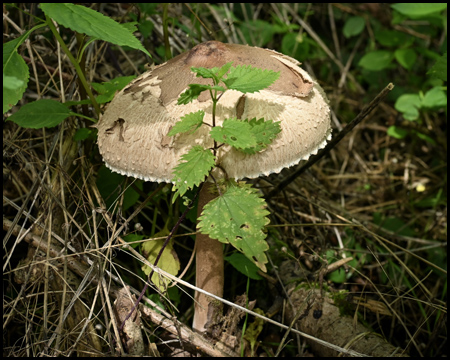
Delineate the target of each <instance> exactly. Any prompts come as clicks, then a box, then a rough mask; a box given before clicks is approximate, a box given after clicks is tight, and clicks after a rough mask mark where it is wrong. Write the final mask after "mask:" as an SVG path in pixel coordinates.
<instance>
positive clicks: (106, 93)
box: [91, 75, 136, 104]
mask: <svg viewBox="0 0 450 360" xmlns="http://www.w3.org/2000/svg"><path fill="white" fill-rule="evenodd" d="M135 78H136V76H135V75H132V76H119V77H116V78H115V79H112V80H111V81H108V82H102V83H101V84H99V83H91V85H92V87H93V88H94V90H95V91H97V92H98V94H99V95H98V96H97V97H96V99H95V100H97V103H99V104H104V103H107V102H110V101H111V100H112V99H113V97H114V95H115V94H116V92H117V91H119V90H122V89H123V88H124V87H125V86H127V85H128V84H129V83H130V81H131V80H134V79H135Z"/></svg>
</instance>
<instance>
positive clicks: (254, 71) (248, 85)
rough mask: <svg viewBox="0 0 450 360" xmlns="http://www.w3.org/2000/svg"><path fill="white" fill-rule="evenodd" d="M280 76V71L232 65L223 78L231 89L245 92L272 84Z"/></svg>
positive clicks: (251, 91) (256, 90) (261, 88)
mask: <svg viewBox="0 0 450 360" xmlns="http://www.w3.org/2000/svg"><path fill="white" fill-rule="evenodd" d="M279 77H280V72H275V71H272V70H263V69H259V68H254V67H252V66H251V65H238V66H236V67H232V68H231V69H230V72H229V73H228V76H227V78H226V79H224V80H223V82H224V83H225V85H227V87H228V88H229V89H232V90H237V91H240V92H243V93H254V92H258V91H259V90H263V89H265V88H267V87H269V86H270V85H272V84H273V83H274V82H275V81H276V80H278V78H279Z"/></svg>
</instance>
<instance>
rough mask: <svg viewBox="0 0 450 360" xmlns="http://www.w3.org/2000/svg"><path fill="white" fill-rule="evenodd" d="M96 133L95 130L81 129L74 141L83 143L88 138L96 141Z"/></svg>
mask: <svg viewBox="0 0 450 360" xmlns="http://www.w3.org/2000/svg"><path fill="white" fill-rule="evenodd" d="M95 133H96V130H94V129H88V128H81V129H78V130H77V132H76V133H75V135H74V136H73V140H74V141H83V140H86V139H88V138H92V139H93V140H95Z"/></svg>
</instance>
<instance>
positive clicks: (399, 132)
mask: <svg viewBox="0 0 450 360" xmlns="http://www.w3.org/2000/svg"><path fill="white" fill-rule="evenodd" d="M386 133H387V134H388V135H389V136H392V137H393V138H396V139H404V138H405V137H406V135H408V133H409V132H408V130H406V129H403V128H401V127H398V126H395V125H392V126H389V127H388V129H387V131H386Z"/></svg>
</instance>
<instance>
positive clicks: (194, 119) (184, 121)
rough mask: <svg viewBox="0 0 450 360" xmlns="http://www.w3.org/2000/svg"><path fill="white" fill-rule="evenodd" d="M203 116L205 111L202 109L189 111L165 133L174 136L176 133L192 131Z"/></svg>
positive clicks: (201, 122) (198, 124)
mask: <svg viewBox="0 0 450 360" xmlns="http://www.w3.org/2000/svg"><path fill="white" fill-rule="evenodd" d="M204 116H205V112H204V111H203V110H199V111H197V112H192V113H189V114H187V115H185V116H182V117H181V120H180V121H178V122H177V123H176V124H175V125H174V126H173V127H172V129H170V131H169V133H168V134H167V135H169V136H174V135H176V134H178V133H184V132H186V133H189V134H192V133H194V132H195V131H196V130H197V129H198V128H199V127H200V126H201V125H202V124H203V118H204Z"/></svg>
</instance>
